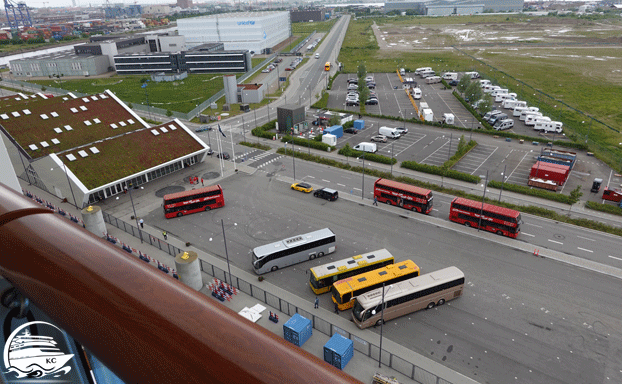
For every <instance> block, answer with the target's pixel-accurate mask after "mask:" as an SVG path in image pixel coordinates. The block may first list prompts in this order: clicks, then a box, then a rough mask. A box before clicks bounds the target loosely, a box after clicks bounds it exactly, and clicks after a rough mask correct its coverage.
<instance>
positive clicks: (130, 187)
mask: <svg viewBox="0 0 622 384" xmlns="http://www.w3.org/2000/svg"><path fill="white" fill-rule="evenodd" d="M127 189H128V190H129V192H130V201H131V202H132V210H133V211H134V219H135V220H136V228H138V235H139V236H140V242H141V244H142V242H143V232H142V231H141V230H140V224H138V216H136V208H134V199H132V183H129V184H128V185H127Z"/></svg>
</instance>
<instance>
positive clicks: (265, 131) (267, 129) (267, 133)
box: [251, 121, 276, 140]
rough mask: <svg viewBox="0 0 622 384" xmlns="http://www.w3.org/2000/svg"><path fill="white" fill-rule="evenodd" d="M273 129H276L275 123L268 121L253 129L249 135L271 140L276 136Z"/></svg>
mask: <svg viewBox="0 0 622 384" xmlns="http://www.w3.org/2000/svg"><path fill="white" fill-rule="evenodd" d="M275 129H276V121H269V122H267V123H266V124H264V125H262V126H260V127H257V128H253V130H252V131H251V133H252V134H253V136H257V137H263V138H264V139H268V140H272V138H273V137H274V135H275V134H276V133H275V132H274V130H275ZM271 131H272V132H271Z"/></svg>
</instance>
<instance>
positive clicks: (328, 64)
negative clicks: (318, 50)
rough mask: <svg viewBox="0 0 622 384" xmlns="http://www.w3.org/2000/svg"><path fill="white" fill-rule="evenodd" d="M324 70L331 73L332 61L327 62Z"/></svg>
mask: <svg viewBox="0 0 622 384" xmlns="http://www.w3.org/2000/svg"><path fill="white" fill-rule="evenodd" d="M324 70H325V71H330V61H327V62H326V64H324Z"/></svg>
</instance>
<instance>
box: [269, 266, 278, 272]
mask: <svg viewBox="0 0 622 384" xmlns="http://www.w3.org/2000/svg"><path fill="white" fill-rule="evenodd" d="M277 269H279V267H277V266H276V265H275V266H274V267H272V268H271V269H270V270H271V271H272V272H274V271H276V270H277Z"/></svg>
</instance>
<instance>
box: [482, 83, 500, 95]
mask: <svg viewBox="0 0 622 384" xmlns="http://www.w3.org/2000/svg"><path fill="white" fill-rule="evenodd" d="M497 89H501V87H500V86H498V85H492V84H488V85H486V86H485V87H484V93H491V92H492V91H496V90H497Z"/></svg>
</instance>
